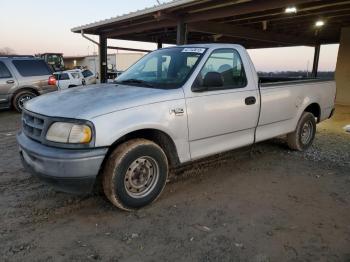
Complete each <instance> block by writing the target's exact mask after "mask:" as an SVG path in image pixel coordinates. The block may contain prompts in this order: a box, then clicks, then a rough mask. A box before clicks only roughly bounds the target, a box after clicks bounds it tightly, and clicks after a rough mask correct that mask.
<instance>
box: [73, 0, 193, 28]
mask: <svg viewBox="0 0 350 262" xmlns="http://www.w3.org/2000/svg"><path fill="white" fill-rule="evenodd" d="M198 1H199V0H173V1H171V2H167V3H164V4H161V5H155V6H153V7H148V8H145V9H142V10H137V11H135V12H131V13H128V14H124V15H120V16H116V17H112V18H109V19H105V20H101V21H97V22H94V23H90V24H86V25H82V26H78V27H74V28H72V29H71V31H72V32H75V33H78V32H81V30H86V29H90V28H94V27H98V26H103V25H107V24H110V23H115V22H119V21H121V20H125V19H130V18H134V17H137V16H142V15H147V14H151V13H154V12H158V11H161V10H165V9H168V8H173V7H179V6H181V5H185V4H189V3H192V2H198Z"/></svg>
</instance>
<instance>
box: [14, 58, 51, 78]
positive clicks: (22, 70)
mask: <svg viewBox="0 0 350 262" xmlns="http://www.w3.org/2000/svg"><path fill="white" fill-rule="evenodd" d="M12 63H13V65H14V66H15V67H16V69H17V70H18V72H19V74H20V75H21V76H23V77H30V76H46V75H52V70H51V69H50V67H49V66H48V65H47V64H46V62H45V61H44V60H35V59H31V60H13V61H12Z"/></svg>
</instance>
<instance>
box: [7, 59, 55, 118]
mask: <svg viewBox="0 0 350 262" xmlns="http://www.w3.org/2000/svg"><path fill="white" fill-rule="evenodd" d="M53 91H57V86H56V80H55V78H54V77H53V75H52V70H51V68H50V67H49V66H48V65H47V64H46V62H45V61H44V60H42V59H39V58H34V57H33V56H0V108H1V109H2V108H11V107H13V108H14V109H16V110H17V111H18V112H21V110H22V108H23V104H24V103H25V102H26V101H28V100H30V99H32V98H34V97H36V96H38V95H42V94H45V93H49V92H53Z"/></svg>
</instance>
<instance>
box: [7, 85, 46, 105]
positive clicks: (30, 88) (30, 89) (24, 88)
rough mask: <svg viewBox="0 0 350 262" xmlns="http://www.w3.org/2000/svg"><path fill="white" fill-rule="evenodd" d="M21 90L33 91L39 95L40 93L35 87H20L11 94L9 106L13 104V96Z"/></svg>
mask: <svg viewBox="0 0 350 262" xmlns="http://www.w3.org/2000/svg"><path fill="white" fill-rule="evenodd" d="M22 91H31V92H33V93H34V94H36V95H37V96H39V95H40V93H39V92H38V91H37V90H36V89H35V88H32V87H22V88H20V89H18V90H16V91H15V92H14V93H13V94H12V97H11V106H13V102H14V101H13V99H14V98H15V96H16V95H17V94H18V93H19V92H22Z"/></svg>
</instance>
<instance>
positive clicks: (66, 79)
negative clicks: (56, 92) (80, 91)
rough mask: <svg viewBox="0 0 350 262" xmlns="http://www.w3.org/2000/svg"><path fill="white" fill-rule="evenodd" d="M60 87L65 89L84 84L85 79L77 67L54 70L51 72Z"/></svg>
mask: <svg viewBox="0 0 350 262" xmlns="http://www.w3.org/2000/svg"><path fill="white" fill-rule="evenodd" d="M53 75H54V76H55V78H56V80H57V86H58V87H59V88H60V89H67V88H72V87H76V86H81V85H85V84H86V80H85V78H84V76H83V74H82V71H81V70H79V69H74V70H67V71H62V72H56V73H54V74H53Z"/></svg>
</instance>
